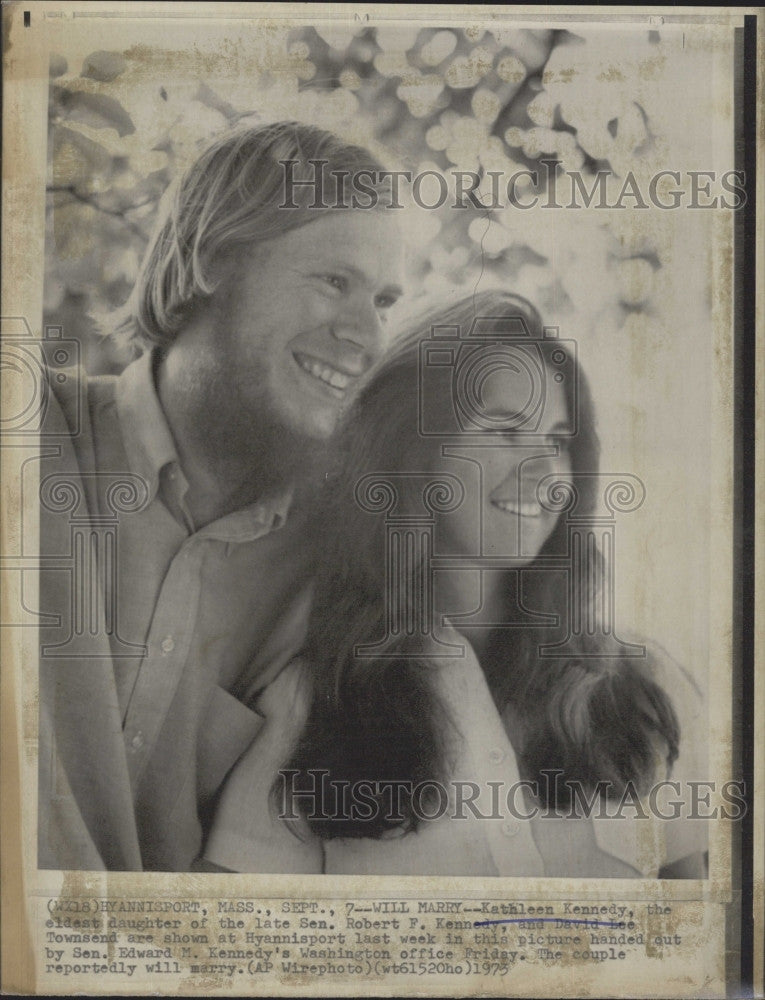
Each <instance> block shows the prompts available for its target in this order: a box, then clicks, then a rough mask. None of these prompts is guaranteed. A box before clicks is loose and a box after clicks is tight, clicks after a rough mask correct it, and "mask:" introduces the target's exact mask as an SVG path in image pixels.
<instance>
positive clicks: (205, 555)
mask: <svg viewBox="0 0 765 1000" xmlns="http://www.w3.org/2000/svg"><path fill="white" fill-rule="evenodd" d="M94 381H95V382H97V383H99V385H98V391H97V392H93V391H92V389H93V387H94ZM90 388H91V391H90V393H89V395H90V400H89V405H90V422H91V426H92V435H93V446H94V450H95V464H96V470H97V472H98V473H99V474H102V473H104V474H111V473H122V472H129V473H131V474H132V475H133V476H137V477H140V481H141V482H142V491H141V492H142V506H141V508H140V509H139V510H135V511H132V512H128V513H124V514H122V513H121V514H120V516H119V523H118V525H117V531H116V573H115V576H116V593H115V594H114V599H113V602H112V607H111V611H110V612H108V613H107V614H109V613H111V615H112V621H113V630H112V634H111V646H112V653H113V665H114V672H115V681H116V690H117V697H118V701H119V709H120V713H121V716H122V720H123V729H124V742H125V748H126V756H127V766H128V774H129V778H130V783H131V788H132V794H133V800H134V803H135V810H136V823H137V828H138V835H139V841H140V845H141V853H142V861H143V866H144V867H145V868H148V869H161V870H176V871H179V870H180V871H183V870H188V869H189V866H190V865H191V863H192V862H193V860H194V859H195V857H197V856H198V855H199V853H200V850H201V846H202V841H203V838H204V832H205V826H206V824H207V821H208V820H209V818H210V816H211V815H212V811H213V809H214V803H215V797H216V795H217V793H218V791H219V789H220V787H221V785H222V783H223V781H224V778H225V776H226V773H227V771H228V770H229V769H230V768H231V766H232V765H233V764H234V763H235V761H236V759H237V757H238V756H239V755H240V754H241V753H242V752H243V750H244V749H246V748H247V746H248V745H249V744H250V742H251V741H252V739H253V738H254V736H255V735H256V733H257V731H258V729H259V728H260V725H261V723H262V720H261V718H260V716H258V714H257V713H256V712H254V711H252V710H251V709H250V708H248V707H247V706H246V705H245V704H244V702H243V701H241V700H239V698H238V697H237V696H240V697H241V696H242V694H243V693H244V692H249V693H250V694H251V693H252V692H255V691H257V690H259V689H260V688H262V687H263V686H265V684H267V683H268V681H269V680H270V679H272V678H273V676H275V674H276V673H277V672H278V670H279V669H280V668H281V666H283V664H284V663H285V662H287V660H288V659H289V658H290V657H291V655H292V654H293V653H294V652H295V651H296V648H297V647H299V645H300V640H301V638H302V637H301V636H297V635H295V629H294V627H292V626H288V627H283V628H280V627H279V625H280V621H281V622H282V623H285V622H289V621H291V622H294V621H296V620H302V619H303V616H300V615H298V616H295V615H294V614H292V615H291V616H290V614H289V612H290V611H291V610H292V609H294V606H295V605H296V604H299V603H300V602H301V601H303V600H304V593H305V586H306V582H307V579H308V558H307V555H306V547H305V544H304V541H305V539H304V536H303V534H302V531H301V530H300V525H299V524H298V522H297V519H296V518H295V517H292V518H290V520H289V521H288V520H287V513H288V509H289V503H290V497H289V495H282V496H278V497H274V498H270V499H264V500H262V501H261V502H257V503H254V504H252V505H251V506H249V507H247V508H244V509H242V510H240V511H236V512H234V513H231V514H228V515H226V516H225V517H222V518H220V519H219V520H217V521H213V522H212V523H210V524H208V525H206V526H205V527H203V528H201V529H200V530H194V525H193V522H192V518H191V516H190V513H189V510H188V508H187V506H186V503H185V494H186V490H187V485H188V484H187V482H186V479H185V477H184V475H183V471H182V469H181V468H180V464H179V461H178V455H177V452H176V449H175V445H174V443H173V439H172V435H171V433H170V429H169V427H168V425H167V421H166V419H165V417H164V414H163V411H162V408H161V406H160V403H159V399H158V397H157V393H156V390H155V386H154V377H153V357H152V355H150V354H145V355H143V356H142V357H141V358H139V359H138V360H137V361H135V362H134V363H133V364H131V365H130V366H129V367H128V368H126V369H125V371H124V372H123V373H122V375H120V376H119V377H118V378H117V379H116V380H102V379H99V380H91V386H90ZM134 481H135V480H134ZM107 575H108V573H107ZM108 603H109V602H108V599H107V607H108Z"/></svg>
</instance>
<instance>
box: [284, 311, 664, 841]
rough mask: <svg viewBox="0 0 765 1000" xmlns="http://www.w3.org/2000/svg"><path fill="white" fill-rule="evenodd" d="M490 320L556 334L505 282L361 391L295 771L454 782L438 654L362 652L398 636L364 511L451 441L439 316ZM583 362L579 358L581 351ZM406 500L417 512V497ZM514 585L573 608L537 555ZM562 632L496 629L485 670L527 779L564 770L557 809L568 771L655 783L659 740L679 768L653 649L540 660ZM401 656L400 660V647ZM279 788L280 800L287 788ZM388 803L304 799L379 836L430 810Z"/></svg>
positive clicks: (326, 548) (347, 434)
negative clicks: (440, 427) (643, 653)
mask: <svg viewBox="0 0 765 1000" xmlns="http://www.w3.org/2000/svg"><path fill="white" fill-rule="evenodd" d="M476 316H481V317H502V318H505V317H518V316H520V317H522V318H523V320H524V321H525V323H526V324H527V326H528V328H529V330H530V332H531V334H532V337H535V338H538V337H540V336H541V334H542V322H541V319H540V317H539V315H538V313H537V312H536V310H535V309H534V308H533V307H532V306H531V305H530V304H529V303H528V302H526V301H525V300H524V299H521V298H519V297H517V296H514V295H510V294H506V293H502V292H484V293H481V294H478V295H475V296H473V297H470V298H468V299H465V300H462V301H461V302H459V303H458V304H457V305H455V306H451V307H449V308H444V309H443V310H442V311H441V312H440V313H439V314H438V315H433V314H432V312H431V314H430V315H429V316H422V317H421V318H420V319H419V320H416V321H414V322H413V323H412V324H411V328H410V333H409V334H408V335H407V336H405V337H403V338H402V340H401V341H400V342H399V343H398V345H397V347H396V349H395V350H394V352H393V353H392V355H391V356H390V357H389V358H388V359H387V360H386V361H385V363H384V364H383V365H382V367H381V368H380V369H379V370H378V371H377V373H376V375H375V376H374V378H373V379H372V380H371V382H370V383H369V384H368V385H367V387H366V389H365V390H364V391H363V392H362V393H361V395H360V396H359V398H358V399H357V401H356V403H355V405H354V406H353V408H352V410H351V412H350V413H349V414H348V417H347V419H346V420H345V421H344V426H343V428H342V429H341V430H340V432H339V435H338V438H337V447H336V449H335V458H334V463H335V464H334V467H333V469H332V470H331V472H330V473H329V474H328V479H327V482H326V486H325V488H324V489H323V492H322V495H321V499H320V502H319V503H318V506H317V510H318V512H319V519H320V523H317V528H316V532H317V535H319V536H320V542H319V549H320V556H319V559H318V574H317V579H316V591H315V593H316V597H315V603H314V606H313V610H312V614H311V618H310V622H309V627H308V637H307V641H306V646H305V650H304V652H305V658H306V661H307V663H308V664H309V665H310V667H309V669H308V670H307V671H306V675H307V676H306V679H307V682H308V683H309V684H310V687H311V698H310V709H309V713H308V718H307V722H306V724H305V726H304V728H303V730H302V734H301V736H300V739H299V741H298V743H297V746H296V747H295V749H294V752H293V753H292V756H291V759H290V760H289V762H288V763H287V764H286V765H285V766H286V767H287V768H289V769H295V770H297V771H298V772H300V773H303V774H304V773H305V772H308V771H309V770H313V771H314V773H315V772H316V771H320V770H323V771H326V772H328V774H327V782H328V783H329V782H346V781H347V782H360V781H364V782H375V781H377V782H381V783H386V782H394V781H403V782H408V783H409V785H408V786H407V787H409V788H415V787H416V786H417V785H418V784H419V783H420V782H432V781H441V782H445V781H446V780H448V775H449V773H450V762H449V760H448V759H447V750H446V746H447V739H448V733H449V731H450V729H451V727H452V726H453V723H452V722H451V720H450V718H449V716H448V713H447V712H446V710H445V708H444V707H443V706H442V705H441V703H440V701H439V699H438V696H437V695H436V692H435V686H434V684H433V675H434V671H437V670H438V665H437V661H434V660H433V659H432V658H425V657H418V655H417V653H418V650H417V648H416V647H415V646H414V645H413V640H412V639H411V638H407V637H406V635H403V634H402V636H401V638H400V639H399V640H398V643H397V644H394V645H393V646H391V645H390V644H389V645H387V646H386V656H385V657H380V658H377V659H375V658H370V657H368V656H367V657H357V656H355V655H354V649H355V647H357V646H358V645H359V644H365V643H373V642H375V641H376V640H378V639H380V638H381V637H382V636H383V635H384V634H385V617H386V604H385V601H386V578H385V577H386V569H385V567H386V555H385V553H386V548H385V545H386V538H385V523H384V521H385V519H384V518H383V517H382V516H380V515H379V514H371V513H369V512H367V511H365V510H364V509H362V507H361V506H360V505H359V504H358V502H357V501H356V499H355V488H356V485H357V483H358V482H359V480H360V479H361V478H362V477H363V476H364V475H366V474H369V473H386V472H402V471H422V470H423V469H430V470H434V469H435V468H436V467H437V461H438V457H439V453H440V444H441V441H440V439H439V438H437V437H436V438H433V437H425V436H422V435H421V434H419V433H418V426H419V423H418V419H419V414H418V406H419V401H420V383H419V378H420V365H419V355H420V345H421V343H422V342H423V340H425V339H426V338H428V337H429V336H430V330H431V329H432V327H433V326H436V325H439V326H455V325H459V327H460V329H461V330H467V329H468V328H469V326H470V324H471V323H472V321H473V319H474V317H476ZM562 349H564V350H565V347H564V346H563V344H562ZM569 357H570V363H571V364H572V365H573V366H575V367H576V360H575V358H573V357H571V356H570V355H569ZM577 375H578V378H577V384H578V396H577V397H576V398H577V403H576V405H577V408H578V413H577V415H576V416H577V418H578V419H577V433H576V435H575V436H574V437H573V440H572V443H571V448H570V456H571V465H572V472H573V473H574V474H576V473H577V472H583V471H586V472H596V471H597V468H598V455H599V442H598V438H597V435H596V432H595V421H594V413H593V405H592V399H591V395H590V391H589V387H588V385H587V381H586V379H585V378H584V375H583V373H582V372H581V370H578V372H577ZM572 381H573V380H569V382H568V385H570V384H571V383H572ZM567 405H568V407H569V410H571V409H572V408H573V406H574V395H573V394H572V393H571V392H569V391H567ZM452 406H453V403H452V397H451V393H450V392H446V391H441V392H440V394H439V393H438V392H436V393H435V394H434V393H433V391H432V389H431V388H430V387H429V392H428V395H427V407H428V413H429V417H431V418H432V419H433V420H434V421H435V420H437V419H439V418H441V419H442V420H444V421H450V422H451V423H453V413H452V409H451V408H452ZM594 483H595V477H584V479H583V487H582V490H581V491H580V497H579V504H580V508H579V509H580V510H581V511H582V512H583V513H587V512H591V511H592V510H593V509H594V504H595V494H594V489H595V485H594ZM588 484H591V485H588ZM411 502H414V498H412V499H411ZM401 503H402V507H403V509H407V505H408V499H407V498H406V497H404V498H402V501H401ZM409 509H411V507H410V508H409ZM565 548H566V523H565V517H564V516H561V518H560V519H559V521H558V523H557V524H556V527H555V528H554V530H553V532H552V534H551V536H550V538H549V539H548V541H547V542H546V544H545V546H544V548H543V550H542V552H541V553H540V555H544V554H550V553H555V552H558V553H561V552H565ZM599 558H600V557H599ZM420 569H421V567H416V568H415V570H414V572H419V571H420ZM600 575H601V576H602V574H600ZM521 578H522V579H523V581H524V583H523V592H522V594H517V593H515V592H514V589H515V588H516V587H517V582H516V581H517V579H521ZM503 584H504V586H506V588H507V598H508V602H513V603H514V602H515V600H516V599H517V598H519V597H520V598H521V601H522V605H523V606H524V607H527V608H532V609H535V610H539V611H544V612H553V613H556V614H558V615H561V614H564V613H565V608H566V603H565V602H566V587H567V581H566V577H565V574H563V573H557V572H554V571H552V572H551V571H550V570H549V569H547V568H546V569H545V570H543V571H540V570H539V568H538V559H537V560H534V561H533V562H532V563H531V564H530V565H529V566H527V567H525V568H524V572H523V573H522V574H517V573H513V572H507V573H506V575H505V579H504V581H503ZM596 598H597V594H596V593H595V592H593V593H589V594H587V595H585V597H584V599H585V601H586V603H587V607H588V608H589V609H590V610H591V611H594V610H595V608H596V606H597V604H596ZM399 601H400V602H401V604H402V606H401V607H400V608H399V609H396V610H398V611H399V612H400V614H401V618H400V619H399V620H405V615H406V611H407V610H408V609H407V608H406V607H404V606H403V604H404V602H405V601H406V595H405V594H404V593H403V591H401V592H400V596H399ZM508 606H510V604H509V605H508ZM559 638H560V633H559V631H557V632H554V630H551V629H550V630H548V629H544V628H542V629H539V628H533V629H530V628H528V627H512V626H503V627H498V628H496V629H495V630H494V631H493V632H492V634H491V636H490V640H489V644H488V652H487V655H486V656H485V658H484V662H482V664H481V665H482V668H483V670H484V673H485V675H486V678H487V682H488V685H489V688H490V690H491V692H492V695H493V697H494V699H495V702H496V704H497V706H498V709H499V710H500V712H502V713H505V714H506V718H507V717H508V714H507V713H509V714H510V715H512V717H513V719H514V720H516V726H518V725H520V731H515V732H511V734H510V735H511V736H512V738H513V742H514V743H515V745H516V750H517V752H518V757H519V765H520V768H521V772H522V775H523V776H524V777H525V778H527V779H530V780H537V779H538V778H539V776H540V775H541V774H542V772H544V771H545V770H548V771H549V770H560V771H562V772H563V773H562V775H560V779H561V780H558V781H555V782H552V783H551V782H550V781H549V780H542V781H540V789H541V797H542V798H543V799H545V797H546V798H547V804H548V805H551V806H556V805H557V806H560V805H563V804H564V803H566V802H567V801H568V796H569V788H568V786H567V785H566V781H577V782H580V783H581V784H582V785H583V786H584V787H585V788H595V787H597V784H598V782H600V781H606V782H609V783H610V791H611V792H612V793H620V792H622V791H623V790H625V789H626V788H627V787H628V784H629V783H631V784H632V786H633V787H634V788H635V789H637V790H638V791H639V790H641V789H644V788H645V787H646V785H647V784H649V783H650V781H651V780H652V779H653V777H654V773H655V771H656V769H657V764H658V756H657V753H658V748H659V747H663V749H664V750H665V752H666V761H667V763H668V764H671V763H672V761H673V760H674V759H675V757H676V755H677V747H678V741H679V730H678V724H677V719H676V717H675V713H674V711H673V709H672V705H671V702H670V701H669V699H668V697H667V695H666V694H665V692H664V691H663V690H662V689H661V688H660V687H659V686H658V685H657V684H656V683H655V681H654V680H653V679H652V676H651V674H652V666H653V665H652V664H651V663H650V662H649V661H647V660H646V659H636V658H629V659H627V658H619V657H608V656H603V655H602V651H600V652H601V655H599V656H596V657H592V656H588V655H587V654H588V653H589V654H591V653H593V652H596V653H597V652H599V650H598V648H597V641H596V640H594V639H592V638H589V639H584V640H583V641H582V649H581V654H582V655H581V656H576V655H574V656H571V657H568V658H566V659H550V658H542V657H540V655H539V652H538V650H539V646H540V644H542V643H544V642H546V641H555V640H556V639H559ZM397 650H400V652H401V654H402V655H401V657H397V656H396V655H395V653H396V651H397ZM404 654H406V655H404ZM306 783H307V784H308V785H309V786H310V785H312V784H313V783H312V782H310V781H308V782H306ZM298 785H299V782H298ZM325 787H331V786H330V785H329V784H327V785H326V786H325ZM273 792H274V798H275V799H276V798H277V797H278V796H279V794H280V787H279V784H278V782H277V783H275V785H274V789H273ZM367 792H369V788H367ZM546 793H549V794H546ZM386 794H389V793H386ZM330 798H331V796H330ZM378 798H379V810H378V811H377V815H375V816H373V817H372V818H370V819H363V818H338V815H337V813H338V812H340V811H341V810H339V808H338V807H339V806H340V803H339V802H336V801H334V800H332V801H327V802H326V805H325V812H326V814H327V815H329V816H330V817H332V818H321V816H320V815H318V814H317V810H315V809H314V808H313V807H311V808H309V803H308V801H307V800H306V801H305V802H303V803H302V804H301V806H300V808H301V810H302V814H303V818H304V819H305V820H306V821H307V823H308V826H309V827H310V828H311V830H312V831H313V833H314V834H316V835H318V836H321V837H324V838H332V837H379V836H382V835H384V834H385V833H386V832H389V831H390V830H391V828H395V827H398V828H400V829H401V830H403V831H404V832H406V831H408V830H412V829H415V828H416V827H417V825H418V813H419V814H422V810H423V807H424V806H425V803H424V802H423V801H422V800H421V801H420V803H419V804H418V805H419V808H418V809H417V810H415V809H414V808H413V802H412V799H411V797H410V796H408V795H407V794H406V793H405V794H403V795H401V797H400V800H399V801H400V805H401V813H400V815H399V816H396V815H395V810H394V815H393V816H391V815H390V813H391V810H390V809H389V808H387V809H386V808H385V806H386V805H389V800H388V799H385V800H383V799H384V796H382V795H381V796H379V797H378ZM370 811H371V810H370ZM318 812H319V813H320V810H319V811H318Z"/></svg>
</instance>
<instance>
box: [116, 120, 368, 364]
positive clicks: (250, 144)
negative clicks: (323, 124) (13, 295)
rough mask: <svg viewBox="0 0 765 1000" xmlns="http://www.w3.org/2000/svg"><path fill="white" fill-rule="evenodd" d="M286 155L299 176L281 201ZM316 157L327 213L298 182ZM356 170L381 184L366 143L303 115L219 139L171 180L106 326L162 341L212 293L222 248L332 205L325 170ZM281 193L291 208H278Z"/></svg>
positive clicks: (134, 342)
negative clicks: (126, 294)
mask: <svg viewBox="0 0 765 1000" xmlns="http://www.w3.org/2000/svg"><path fill="white" fill-rule="evenodd" d="M284 161H292V166H291V167H290V168H289V174H290V177H291V178H292V179H293V180H295V181H298V183H295V184H294V186H292V187H291V188H290V191H289V198H288V199H285V166H284ZM316 161H320V163H321V167H320V168H319V169H320V170H321V171H322V176H323V177H325V178H326V179H327V185H326V186H327V190H328V192H331V193H329V194H328V195H325V197H326V198H327V201H328V203H329V207H327V208H325V209H324V211H322V210H321V209H320V208H317V207H316V206H315V205H314V201H315V192H314V190H313V189H312V188H311V187H310V186H309V185H301V184H300V183H299V180H300V179H301V178H303V179H304V178H305V177H307V176H308V175H309V174H311V175H313V176H315V174H316ZM309 166H310V169H309ZM358 171H369V172H370V173H371V174H372V179H371V180H372V183H371V186H372V187H378V186H379V185H380V184H381V183H382V180H381V178H380V174H381V173H384V171H383V168H382V166H381V164H380V163H379V162H378V161H377V160H376V159H375V158H374V157H373V156H372V154H371V153H370V152H368V151H367V150H366V149H363V148H362V147H360V146H355V145H352V144H349V143H346V142H344V141H342V140H341V139H339V138H338V137H337V136H335V135H333V134H332V133H331V132H327V131H325V130H324V129H320V128H317V127H315V126H313V125H305V124H302V123H300V122H275V123H271V124H268V125H259V126H255V127H249V128H247V129H238V130H235V131H232V132H229V133H227V134H226V135H224V136H223V137H222V138H219V139H217V140H216V141H215V142H214V143H212V145H210V146H209V147H208V148H207V149H206V150H205V151H204V152H203V153H202V154H201V156H199V158H198V159H197V160H196V161H195V162H194V163H193V164H192V165H191V167H189V169H188V170H187V171H186V173H185V174H184V175H183V176H182V177H181V178H180V181H179V182H178V183H177V185H176V187H175V190H174V192H173V196H172V198H171V199H170V201H169V208H168V209H167V210H166V212H165V214H164V216H163V217H162V219H161V222H160V223H159V225H158V228H157V230H156V231H155V233H154V235H153V237H152V239H151V241H150V243H149V246H148V248H147V251H146V255H145V257H144V259H143V262H142V264H141V268H140V270H139V273H138V278H137V280H136V283H135V287H134V289H133V292H132V294H131V296H130V298H129V299H128V301H127V303H126V304H125V306H124V307H123V309H122V310H120V312H119V313H118V314H117V315H116V316H115V322H114V323H113V326H112V331H111V332H112V334H113V335H114V336H115V337H118V338H119V339H120V340H123V341H127V342H128V343H129V344H130V346H131V347H133V348H135V347H139V346H143V347H146V346H149V345H152V344H154V345H159V346H160V347H167V346H168V345H169V344H170V343H172V341H173V340H174V339H175V337H176V335H177V334H178V332H179V331H180V330H181V328H182V327H183V325H184V321H185V318H186V316H187V315H188V313H189V310H190V307H191V306H192V304H193V302H194V301H195V300H199V299H200V298H204V297H207V296H209V295H211V294H212V293H213V292H214V291H215V287H216V283H217V281H216V275H215V273H214V271H215V268H214V265H215V263H216V262H218V261H220V260H221V258H222V256H223V255H224V254H226V253H227V252H229V251H230V250H232V249H235V248H236V247H243V246H252V245H255V244H257V243H262V242H263V241H265V240H269V239H273V238H274V237H277V236H280V235H282V234H283V233H286V232H289V231H290V230H293V229H297V228H299V227H300V226H304V225H307V224H308V223H309V222H311V221H313V220H314V219H316V218H319V217H321V216H322V215H326V212H327V211H332V210H335V209H333V208H332V207H331V206H332V205H333V204H334V203H335V201H336V199H335V196H334V188H333V186H330V178H331V175H332V174H333V173H335V172H336V173H335V176H334V180H335V183H338V177H339V183H340V185H341V188H342V187H343V186H345V185H347V178H348V177H349V176H352V175H353V174H354V173H355V172H358ZM169 193H170V192H168V194H169ZM344 200H345V201H347V199H344ZM285 201H287V202H288V203H291V204H292V205H293V207H284V205H285ZM375 204H377V203H375ZM338 210H339V209H338Z"/></svg>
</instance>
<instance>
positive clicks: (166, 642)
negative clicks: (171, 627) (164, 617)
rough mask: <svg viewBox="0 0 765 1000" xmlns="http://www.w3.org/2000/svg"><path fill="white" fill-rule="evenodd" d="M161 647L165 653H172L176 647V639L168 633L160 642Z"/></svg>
mask: <svg viewBox="0 0 765 1000" xmlns="http://www.w3.org/2000/svg"><path fill="white" fill-rule="evenodd" d="M160 649H161V650H162V652H163V653H172V651H173V650H174V649H175V640H174V639H173V637H172V636H171V635H166V636H165V638H164V639H163V640H162V642H161V643H160Z"/></svg>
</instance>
